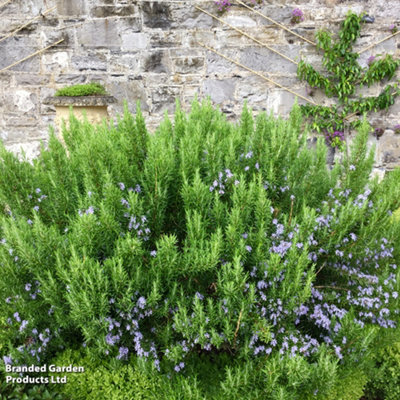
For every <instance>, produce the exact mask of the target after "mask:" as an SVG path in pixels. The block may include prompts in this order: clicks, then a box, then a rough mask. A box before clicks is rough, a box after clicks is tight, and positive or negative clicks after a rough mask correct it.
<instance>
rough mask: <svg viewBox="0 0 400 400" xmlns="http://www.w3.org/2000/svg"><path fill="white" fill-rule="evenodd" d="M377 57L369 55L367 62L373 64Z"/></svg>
mask: <svg viewBox="0 0 400 400" xmlns="http://www.w3.org/2000/svg"><path fill="white" fill-rule="evenodd" d="M375 58H376V57H375V56H369V57H368V60H367V64H368V65H371V64H372V63H373V62H374V61H375Z"/></svg>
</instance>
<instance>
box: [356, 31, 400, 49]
mask: <svg viewBox="0 0 400 400" xmlns="http://www.w3.org/2000/svg"><path fill="white" fill-rule="evenodd" d="M399 33H400V31H397V32H395V33H393V34H392V35H389V36H386V37H385V38H383V39H382V40H379V42H376V43H373V44H371V45H370V46H368V47H366V48H365V49H363V50H361V51H360V52H359V53H358V54H361V53H364V52H365V51H367V50H369V49H371V48H372V47H374V46H376V45H378V44H380V43H382V42H385V41H386V40H388V39H390V38H392V37H393V36H396V35H398V34H399Z"/></svg>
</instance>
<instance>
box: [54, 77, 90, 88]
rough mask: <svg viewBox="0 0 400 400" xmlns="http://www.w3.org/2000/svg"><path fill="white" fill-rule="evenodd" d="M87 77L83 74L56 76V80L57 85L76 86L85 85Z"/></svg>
mask: <svg viewBox="0 0 400 400" xmlns="http://www.w3.org/2000/svg"><path fill="white" fill-rule="evenodd" d="M85 80H86V77H85V75H81V74H60V75H56V76H55V78H54V82H55V83H63V84H64V83H67V84H71V85H75V84H78V83H83V82H85Z"/></svg>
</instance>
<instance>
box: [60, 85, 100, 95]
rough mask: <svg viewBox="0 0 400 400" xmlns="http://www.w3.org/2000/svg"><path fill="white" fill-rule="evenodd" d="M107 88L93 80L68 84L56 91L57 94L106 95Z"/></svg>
mask: <svg viewBox="0 0 400 400" xmlns="http://www.w3.org/2000/svg"><path fill="white" fill-rule="evenodd" d="M106 94H107V92H106V89H105V87H104V86H103V85H101V84H100V83H97V82H91V83H87V84H83V85H72V86H67V87H64V88H62V89H59V90H57V91H56V94H55V96H57V97H58V96H67V97H75V96H96V95H97V96H98V95H106Z"/></svg>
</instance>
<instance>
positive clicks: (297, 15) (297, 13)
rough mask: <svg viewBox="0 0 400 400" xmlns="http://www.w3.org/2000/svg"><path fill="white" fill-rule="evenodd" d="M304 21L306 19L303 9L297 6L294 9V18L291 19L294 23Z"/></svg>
mask: <svg viewBox="0 0 400 400" xmlns="http://www.w3.org/2000/svg"><path fill="white" fill-rule="evenodd" d="M302 21H304V14H303V11H301V10H300V8H295V9H294V10H293V11H292V19H291V22H292V24H298V23H299V22H302Z"/></svg>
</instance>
